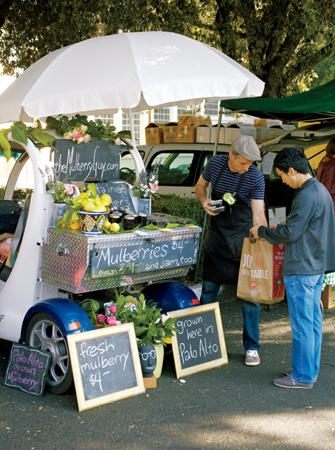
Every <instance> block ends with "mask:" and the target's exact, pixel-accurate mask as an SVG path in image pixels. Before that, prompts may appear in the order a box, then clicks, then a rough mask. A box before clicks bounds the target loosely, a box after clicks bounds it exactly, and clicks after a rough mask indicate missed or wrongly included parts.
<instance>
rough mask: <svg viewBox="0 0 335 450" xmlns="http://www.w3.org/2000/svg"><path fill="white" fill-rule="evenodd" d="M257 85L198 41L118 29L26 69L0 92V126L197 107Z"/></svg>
mask: <svg viewBox="0 0 335 450" xmlns="http://www.w3.org/2000/svg"><path fill="white" fill-rule="evenodd" d="M263 89H264V83H263V82H262V81H261V80H259V79H258V78H257V77H256V76H254V75H253V74H252V73H250V72H249V71H248V70H246V69H244V68H243V67H242V66H241V65H240V64H238V63H236V62H235V61H234V60H232V59H231V58H229V57H228V56H226V55H224V54H223V53H221V52H219V51H218V50H216V49H214V48H212V47H210V46H208V45H206V44H203V43H201V42H199V41H195V40H193V39H190V38H188V37H185V36H182V35H179V34H175V33H168V32H162V31H151V32H139V33H122V32H121V33H119V34H116V35H111V36H102V37H97V38H94V39H88V40H86V41H82V42H78V43H77V44H73V45H70V46H68V47H64V48H61V49H59V50H56V51H54V52H53V53H50V54H49V55H47V56H45V57H43V58H41V59H40V60H39V61H37V62H36V63H35V64H33V65H32V66H31V67H29V69H27V70H26V71H25V72H24V73H22V75H20V76H19V77H18V78H17V79H16V80H15V81H14V82H13V83H12V84H11V85H10V86H9V87H8V88H7V89H6V91H5V92H3V93H2V95H1V96H0V123H4V122H11V121H17V120H21V121H24V122H29V121H31V120H32V119H33V118H39V119H41V120H42V121H43V120H45V118H46V117H47V116H56V115H58V114H65V115H69V116H72V115H74V114H77V113H81V114H86V115H93V114H114V113H115V112H116V111H117V110H118V109H119V108H122V109H123V110H128V112H132V111H133V112H134V111H144V110H148V109H153V108H161V107H168V106H172V105H187V104H200V103H201V102H202V101H203V99H204V98H206V99H207V100H208V101H211V102H213V101H216V100H222V99H227V98H238V97H248V96H250V97H252V96H260V95H262V92H263Z"/></svg>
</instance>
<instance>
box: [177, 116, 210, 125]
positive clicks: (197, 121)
mask: <svg viewBox="0 0 335 450" xmlns="http://www.w3.org/2000/svg"><path fill="white" fill-rule="evenodd" d="M186 122H187V123H188V124H189V123H192V125H193V126H195V127H198V126H199V125H212V119H211V116H202V115H196V114H190V115H187V116H180V118H179V122H178V124H179V125H181V124H185V123H186Z"/></svg>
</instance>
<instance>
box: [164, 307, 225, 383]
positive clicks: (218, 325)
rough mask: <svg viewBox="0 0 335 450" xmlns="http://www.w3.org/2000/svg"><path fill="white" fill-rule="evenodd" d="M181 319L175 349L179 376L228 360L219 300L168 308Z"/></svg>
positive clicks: (170, 314) (170, 315) (174, 353)
mask: <svg viewBox="0 0 335 450" xmlns="http://www.w3.org/2000/svg"><path fill="white" fill-rule="evenodd" d="M167 315H168V316H169V317H174V318H176V319H177V321H176V328H177V329H178V330H179V333H176V334H175V335H174V336H173V338H172V350H173V357H174V362H175V368H176V374H177V378H180V377H183V376H187V375H191V374H193V373H197V372H202V371H204V370H208V369H212V368H214V367H218V366H222V365H223V364H227V363H228V357H227V351H226V345H225V341H224V335H223V329H222V321H221V314H220V308H219V304H218V303H210V304H208V305H202V306H195V307H193V308H187V309H181V310H178V311H171V312H168V313H167Z"/></svg>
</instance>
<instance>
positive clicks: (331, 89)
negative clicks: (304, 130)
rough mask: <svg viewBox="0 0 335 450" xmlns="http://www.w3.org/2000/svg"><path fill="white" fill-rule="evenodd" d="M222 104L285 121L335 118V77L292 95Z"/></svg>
mask: <svg viewBox="0 0 335 450" xmlns="http://www.w3.org/2000/svg"><path fill="white" fill-rule="evenodd" d="M220 106H221V107H223V108H225V109H229V110H231V111H234V112H240V113H243V114H248V115H250V116H255V117H260V118H261V119H278V120H282V121H284V122H286V123H287V122H298V121H299V122H316V121H319V120H333V119H335V80H333V81H330V82H329V83H326V84H324V85H322V86H319V87H317V88H315V89H311V90H310V91H307V92H303V93H302V94H297V95H292V96H291V97H284V98H261V97H254V98H241V99H236V100H222V101H221V104H220Z"/></svg>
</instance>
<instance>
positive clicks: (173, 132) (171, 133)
mask: <svg viewBox="0 0 335 450" xmlns="http://www.w3.org/2000/svg"><path fill="white" fill-rule="evenodd" d="M163 139H164V142H165V143H172V142H178V124H177V123H175V122H170V123H168V124H166V125H164V127H163Z"/></svg>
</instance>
